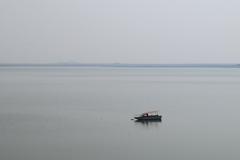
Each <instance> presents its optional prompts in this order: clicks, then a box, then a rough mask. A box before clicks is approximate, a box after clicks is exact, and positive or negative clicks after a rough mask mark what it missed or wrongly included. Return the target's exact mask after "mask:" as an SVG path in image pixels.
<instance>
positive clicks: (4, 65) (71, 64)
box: [0, 63, 240, 68]
mask: <svg viewBox="0 0 240 160" xmlns="http://www.w3.org/2000/svg"><path fill="white" fill-rule="evenodd" d="M0 67H133V68H141V67H144V68H148V67H151V68H161V67H162V68H171V67H189V68H193V67H195V68H240V64H220V63H219V64H211V63H209V64H132V63H0Z"/></svg>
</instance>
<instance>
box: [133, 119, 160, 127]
mask: <svg viewBox="0 0 240 160" xmlns="http://www.w3.org/2000/svg"><path fill="white" fill-rule="evenodd" d="M134 122H135V124H136V125H142V126H155V127H157V126H158V125H159V124H160V123H161V122H162V120H146V121H144V120H135V121H134Z"/></svg>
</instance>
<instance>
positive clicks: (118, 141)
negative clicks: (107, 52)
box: [0, 67, 240, 160]
mask: <svg viewBox="0 0 240 160" xmlns="http://www.w3.org/2000/svg"><path fill="white" fill-rule="evenodd" d="M151 110H158V111H159V112H160V114H161V115H162V116H163V120H162V122H161V123H159V122H151V123H137V122H134V121H132V120H131V118H132V117H133V116H134V115H135V114H137V113H141V112H144V111H151ZM239 115H240V69H237V68H225V69H224V68H94V67H92V68H84V67H82V68H81V67H79V68H78V67H76V68H74V67H65V68H64V67H56V68H54V67H52V68H47V67H46V68H44V67H39V68H38V67H35V68H34V67H26V68H24V67H13V68H11V67H10V68H7V67H5V68H4V67H2V68H0V159H1V160H123V159H125V160H146V159H162V160H215V159H217V160H226V159H240V151H239V149H240V116H239Z"/></svg>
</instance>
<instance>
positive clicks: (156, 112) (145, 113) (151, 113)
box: [141, 111, 158, 116]
mask: <svg viewBox="0 0 240 160" xmlns="http://www.w3.org/2000/svg"><path fill="white" fill-rule="evenodd" d="M141 115H142V116H144V115H158V111H149V112H144V113H142V114H141Z"/></svg>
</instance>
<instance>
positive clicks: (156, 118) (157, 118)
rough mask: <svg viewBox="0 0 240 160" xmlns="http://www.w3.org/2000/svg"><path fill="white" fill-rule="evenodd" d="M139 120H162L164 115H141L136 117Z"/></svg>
mask: <svg viewBox="0 0 240 160" xmlns="http://www.w3.org/2000/svg"><path fill="white" fill-rule="evenodd" d="M134 118H135V119H136V120H138V121H161V120H162V116H159V115H157V116H140V117H134Z"/></svg>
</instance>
